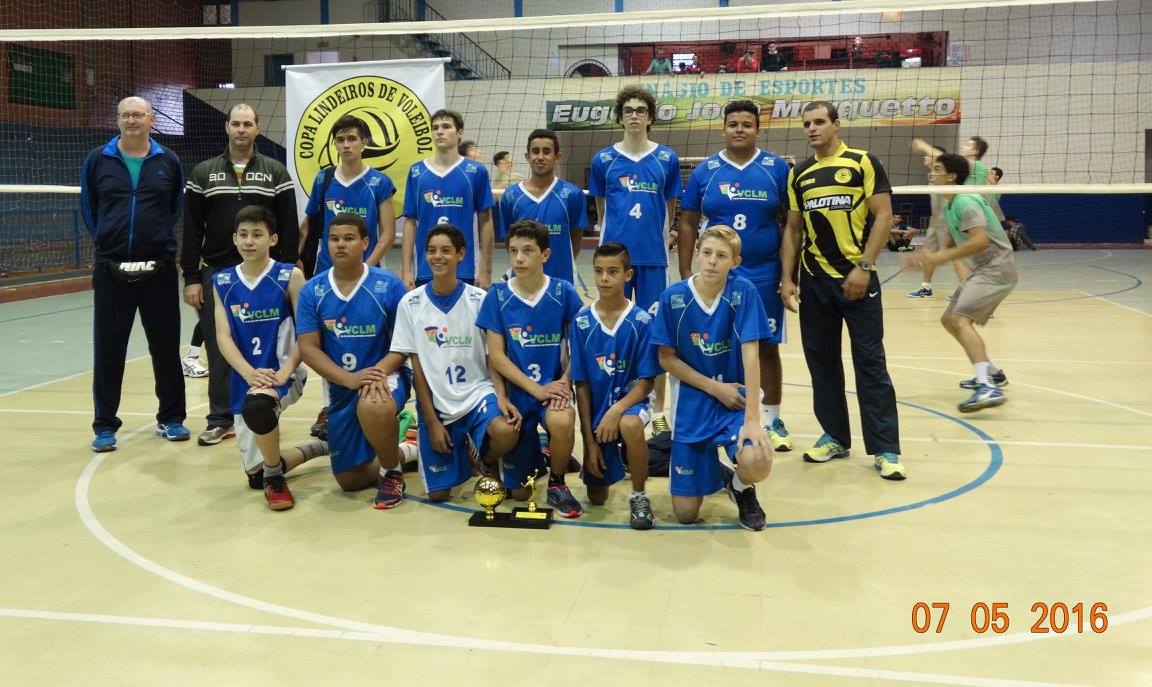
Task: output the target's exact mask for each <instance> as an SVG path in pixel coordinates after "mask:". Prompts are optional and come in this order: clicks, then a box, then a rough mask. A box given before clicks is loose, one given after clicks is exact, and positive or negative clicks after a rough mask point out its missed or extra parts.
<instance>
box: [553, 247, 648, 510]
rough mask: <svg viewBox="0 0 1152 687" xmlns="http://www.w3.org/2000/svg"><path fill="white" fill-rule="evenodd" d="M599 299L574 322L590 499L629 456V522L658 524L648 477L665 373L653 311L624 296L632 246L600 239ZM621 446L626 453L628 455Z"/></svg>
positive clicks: (571, 337) (599, 497)
mask: <svg viewBox="0 0 1152 687" xmlns="http://www.w3.org/2000/svg"><path fill="white" fill-rule="evenodd" d="M592 270H593V272H594V274H595V279H596V291H597V293H598V294H599V298H597V299H596V301H595V302H594V303H592V304H591V305H588V306H585V307H584V309H583V310H581V311H580V312H579V314H577V315H576V320H575V321H574V322H573V324H572V325H571V326H570V327H569V328H568V341H569V345H570V346H571V349H572V364H571V370H572V381H573V382H575V384H576V407H577V408H578V409H579V411H580V433H581V436H583V438H584V474H583V477H584V484H585V486H587V488H588V501H589V502H590V503H592V504H593V505H600V504H603V503H604V501H605V500H607V498H608V487H609V485H611V484H615V483H616V482H619V481H620V480H622V479H623V478H624V457H625V456H627V460H628V473H629V476H630V477H631V479H632V495H631V496H630V497H629V499H628V510H629V525H630V526H631V527H632V529H634V530H650V529H652V525H653V524H654V520H653V517H652V504H651V502H650V501H649V500H648V495H647V494H646V493H645V491H644V483H645V481H646V480H647V479H648V444H647V443H646V442H645V441H644V425H645V424H646V423H647V420H648V417H647V416H648V393H649V392H650V391H652V379H653V378H654V377H655V376H656V375H657V374H658V373H659V372H660V365H659V363H658V362H657V361H656V355H655V353H656V352H655V350H654V349H653V348H652V346H650V345H649V343H648V335H649V329H650V325H651V322H652V316H651V315H649V314H648V312H647V311H646V310H641V309H640V308H639V307H637V306H636V304H635V303H633V302H632V301H630V300H628V299H627V298H625V297H624V284H625V283H627V281H628V280H629V279H631V278H632V265H631V264H630V263H629V261H628V249H627V248H625V247H624V244H621V243H615V242H609V243H603V244H600V246H599V247H598V248H596V252H595V253H594V254H593V257H592ZM621 444H623V451H624V454H623V455H621Z"/></svg>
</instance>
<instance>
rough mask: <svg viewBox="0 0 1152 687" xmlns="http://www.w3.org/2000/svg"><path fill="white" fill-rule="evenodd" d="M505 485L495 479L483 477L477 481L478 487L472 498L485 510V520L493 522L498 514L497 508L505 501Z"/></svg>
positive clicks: (473, 491) (474, 490)
mask: <svg viewBox="0 0 1152 687" xmlns="http://www.w3.org/2000/svg"><path fill="white" fill-rule="evenodd" d="M504 495H505V491H504V484H503V483H502V482H501V481H500V480H498V479H496V478H495V477H481V478H480V479H478V480H476V487H475V488H474V489H473V490H472V498H474V499H476V503H478V504H480V505H481V506H483V508H484V518H485V519H486V520H492V519H493V518H494V517H495V514H496V506H499V505H500V504H501V503H502V502H503V501H504Z"/></svg>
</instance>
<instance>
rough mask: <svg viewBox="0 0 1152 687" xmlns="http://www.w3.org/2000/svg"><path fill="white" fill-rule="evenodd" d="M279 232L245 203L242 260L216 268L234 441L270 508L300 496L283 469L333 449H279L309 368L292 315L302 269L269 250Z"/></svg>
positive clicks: (240, 219) (219, 334)
mask: <svg viewBox="0 0 1152 687" xmlns="http://www.w3.org/2000/svg"><path fill="white" fill-rule="evenodd" d="M277 232H278V229H277V222H276V216H275V215H274V214H273V213H272V211H271V210H269V209H268V208H266V207H264V206H263V205H249V206H246V207H244V208H242V209H241V210H240V212H239V213H237V215H236V230H235V233H234V234H233V236H232V240H233V242H234V243H235V244H236V250H238V251H239V252H240V257H241V260H242V262H241V263H240V264H239V265H236V266H235V267H230V268H227V269H224V270H221V271H220V272H218V273H217V274H216V275H215V276H214V278H213V282H214V288H215V291H216V294H215V296H216V299H215V303H216V305H215V317H216V341H217V343H218V344H219V346H220V353H221V355H223V356H224V359H225V360H227V361H228V364H229V365H231V366H232V380H231V389H232V412H233V413H234V415H235V418H236V419H235V428H236V443H237V446H238V447H239V449H240V458H241V461H242V462H243V464H244V471H245V472H246V473H247V474H248V486H250V487H252V488H254V489H259V488H263V489H264V498H265V500H267V502H268V507H269V508H271V509H272V510H287V509H289V508H291V507H292V506H294V505H295V504H296V502H295V500H294V499H293V497H292V492H291V491H290V490H289V489H288V484H287V483H286V482H285V481H284V473H286V472H288V471H289V470H291V469H292V468H294V467H296V466H298V465H300V464H301V463H304V462H305V461H308V460H311V459H312V458H315V457H317V456H323V455H328V445H327V444H326V443H325V442H323V441H313V442H311V443H309V444H306V445H304V446H298V447H296V448H290V449H287V450H281V448H280V423H279V417H280V412H281V411H282V410H283V409H285V408H287V407H288V406H290V405H292V404H293V403H295V402H296V400H297V399H299V398H300V393H301V392H302V391H303V388H304V380H305V378H306V377H307V373H306V372H305V370H304V368H303V367H301V366H300V350H299V349H298V348H297V347H296V331H295V327H294V326H293V320H292V312H293V309H294V307H295V305H296V298H297V296H298V295H299V293H300V287H302V286H303V285H304V273H303V272H301V271H300V270H299V269H298V268H296V267H295V266H293V265H290V264H288V263H282V262H276V261H275V260H273V259H272V258H271V257H269V251H270V250H271V249H272V246H275V245H276V243H277V241H278V240H279V234H278V233H277ZM261 468H262V469H261Z"/></svg>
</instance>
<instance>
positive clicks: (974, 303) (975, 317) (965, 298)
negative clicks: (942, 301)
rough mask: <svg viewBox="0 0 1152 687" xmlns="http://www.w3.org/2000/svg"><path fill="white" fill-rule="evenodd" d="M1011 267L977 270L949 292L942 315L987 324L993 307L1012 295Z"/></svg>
mask: <svg viewBox="0 0 1152 687" xmlns="http://www.w3.org/2000/svg"><path fill="white" fill-rule="evenodd" d="M1018 278H1019V277H1018V275H1017V273H1016V266H1015V265H1002V266H998V267H993V268H985V269H979V270H976V271H975V272H973V273H972V276H970V277H968V278H967V279H965V280H964V281H963V282H962V283H961V284H960V286H957V287H956V291H955V292H953V293H952V302H951V303H949V304H948V307H947V308H945V309H944V314H945V315H962V316H964V317H967V318H968V319H970V320H972V321H973V322H975V323H976V324H987V323H988V320H989V318H991V317H992V313H994V312H996V307H997V306H999V305H1000V303H1001V302H1002V301H1003V300H1004V299H1005V298H1007V297H1008V294H1010V293H1012V289H1014V288H1016V281H1017V280H1018Z"/></svg>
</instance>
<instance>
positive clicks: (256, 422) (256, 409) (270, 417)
mask: <svg viewBox="0 0 1152 687" xmlns="http://www.w3.org/2000/svg"><path fill="white" fill-rule="evenodd" d="M279 410H280V402H279V401H278V400H277V399H275V398H273V397H272V396H269V395H267V394H248V396H246V397H245V398H244V408H243V412H242V415H243V416H244V424H246V425H248V429H250V430H252V431H253V432H255V433H257V434H267V433H268V432H271V431H272V430H274V429H276V425H277V423H278V422H279V419H278V418H279V415H280V413H279V412H277V411H279Z"/></svg>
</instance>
